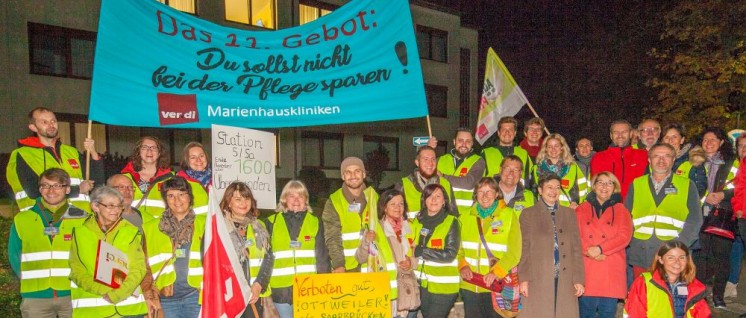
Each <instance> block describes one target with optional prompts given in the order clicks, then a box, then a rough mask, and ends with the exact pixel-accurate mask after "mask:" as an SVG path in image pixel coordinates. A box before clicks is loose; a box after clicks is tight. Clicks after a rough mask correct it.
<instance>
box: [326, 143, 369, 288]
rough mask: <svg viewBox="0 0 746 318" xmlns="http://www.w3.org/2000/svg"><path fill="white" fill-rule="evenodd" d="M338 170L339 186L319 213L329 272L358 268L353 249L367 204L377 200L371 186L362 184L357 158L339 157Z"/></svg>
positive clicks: (360, 169) (361, 168)
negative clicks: (328, 261)
mask: <svg viewBox="0 0 746 318" xmlns="http://www.w3.org/2000/svg"><path fill="white" fill-rule="evenodd" d="M340 173H341V175H342V182H343V183H342V188H340V189H339V190H337V191H335V192H334V193H332V194H331V195H330V196H329V200H328V201H326V205H325V206H324V212H323V213H322V214H321V220H322V222H323V223H324V241H325V244H326V248H327V249H328V250H329V259H330V261H331V268H332V272H333V273H344V272H346V271H353V272H359V271H360V263H359V262H358V261H357V260H356V259H355V251H356V250H357V248H358V246H359V245H360V242H361V241H362V240H361V239H362V236H361V234H360V233H361V232H362V229H363V228H364V226H365V224H367V223H368V222H367V221H368V219H367V218H368V214H369V213H370V210H371V207H372V206H375V205H376V204H377V203H378V194H377V193H376V191H375V190H374V189H373V188H372V187H368V188H367V189H366V188H365V165H364V164H363V161H362V160H360V158H358V157H347V158H345V159H344V160H342V163H341V165H340Z"/></svg>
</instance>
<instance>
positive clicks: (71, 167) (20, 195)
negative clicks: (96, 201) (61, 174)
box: [6, 144, 91, 213]
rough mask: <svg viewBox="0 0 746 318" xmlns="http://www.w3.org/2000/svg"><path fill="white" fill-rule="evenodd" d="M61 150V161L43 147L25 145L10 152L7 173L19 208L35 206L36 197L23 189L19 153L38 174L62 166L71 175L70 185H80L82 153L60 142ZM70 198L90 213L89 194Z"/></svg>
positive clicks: (81, 179) (78, 206)
mask: <svg viewBox="0 0 746 318" xmlns="http://www.w3.org/2000/svg"><path fill="white" fill-rule="evenodd" d="M59 151H60V153H59V156H60V161H59V162H58V161H57V159H56V158H55V157H54V156H53V155H51V154H50V153H49V152H48V151H46V150H45V149H41V148H34V147H26V146H23V147H20V148H18V149H16V150H13V153H11V154H10V159H9V162H8V167H7V170H6V174H7V178H8V183H10V187H11V188H12V189H13V192H14V195H15V199H16V204H18V208H19V209H20V210H21V211H25V210H28V209H30V208H31V207H32V206H34V204H35V202H36V198H31V197H29V196H28V193H26V191H25V190H23V185H22V184H21V181H20V180H19V179H18V175H17V173H18V172H17V171H16V166H17V164H18V163H17V161H16V160H17V156H18V155H20V156H21V158H23V161H25V162H26V164H27V165H28V166H29V167H30V168H31V170H33V171H34V173H36V175H37V176H40V175H41V174H42V173H43V172H44V171H45V170H48V169H51V168H60V169H62V170H65V172H67V174H69V175H70V186H79V185H80V183H81V182H82V181H83V167H82V166H81V163H80V162H79V158H80V153H79V152H78V150H77V149H75V148H73V147H71V146H68V145H63V144H60V149H59ZM42 154H43V155H42ZM68 199H69V200H70V203H72V204H73V205H74V206H76V207H77V208H79V209H81V210H83V211H86V212H88V213H90V212H91V205H90V203H89V199H88V195H85V194H82V193H81V194H79V195H78V196H76V197H70V198H68Z"/></svg>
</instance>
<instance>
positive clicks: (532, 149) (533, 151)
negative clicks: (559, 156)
mask: <svg viewBox="0 0 746 318" xmlns="http://www.w3.org/2000/svg"><path fill="white" fill-rule="evenodd" d="M542 141H543V138H542V139H539V145H537V146H531V145H529V144H528V140H526V138H523V140H521V143H520V146H521V148H523V150H526V152H528V156H529V157H531V158H536V155H538V154H539V150H541V142H542Z"/></svg>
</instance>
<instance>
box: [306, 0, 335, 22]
mask: <svg viewBox="0 0 746 318" xmlns="http://www.w3.org/2000/svg"><path fill="white" fill-rule="evenodd" d="M301 5H304V6H308V7H313V8H314V9H316V13H317V14H318V17H317V18H316V19H318V18H321V17H322V16H323V15H322V14H321V13H322V12H321V10H326V11H329V12H330V13H331V12H333V11H334V10H337V9H339V6H337V5H333V4H330V3H326V2H322V1H318V0H300V1H298V25H303V24H305V23H301V21H300V6H301ZM313 21H316V20H311V21H308V22H306V23H310V22H313Z"/></svg>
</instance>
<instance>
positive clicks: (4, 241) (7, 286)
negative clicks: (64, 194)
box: [0, 217, 21, 318]
mask: <svg viewBox="0 0 746 318" xmlns="http://www.w3.org/2000/svg"><path fill="white" fill-rule="evenodd" d="M12 222H13V219H8V218H4V217H0V317H2V318H15V317H21V311H20V307H21V295H20V293H19V291H20V286H19V283H18V278H16V275H15V274H13V271H12V270H11V269H10V264H9V263H8V232H9V231H10V225H11V224H12Z"/></svg>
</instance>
